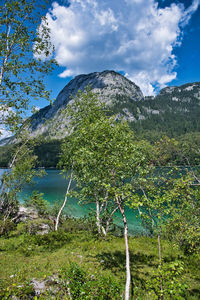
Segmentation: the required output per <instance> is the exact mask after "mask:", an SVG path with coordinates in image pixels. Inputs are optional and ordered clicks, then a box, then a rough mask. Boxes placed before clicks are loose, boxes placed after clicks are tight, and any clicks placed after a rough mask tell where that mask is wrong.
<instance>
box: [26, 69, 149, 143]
mask: <svg viewBox="0 0 200 300" xmlns="http://www.w3.org/2000/svg"><path fill="white" fill-rule="evenodd" d="M87 86H90V87H91V90H92V91H93V92H94V93H96V94H97V95H98V97H99V99H101V100H102V101H105V102H106V104H108V105H109V106H112V105H116V103H117V102H121V101H123V102H135V101H140V100H142V99H143V94H142V92H141V90H140V88H139V87H138V86H137V85H135V84H134V83H133V82H131V81H130V80H128V79H127V78H125V77H124V76H122V75H121V74H119V73H116V72H114V71H104V72H95V73H91V74H88V75H79V76H76V77H75V78H74V79H73V80H71V81H70V82H69V83H68V84H67V85H66V86H65V87H64V88H63V90H62V91H61V92H60V93H59V95H58V97H57V98H56V100H55V102H54V104H53V105H52V106H50V105H49V106H46V107H44V108H43V109H41V110H40V111H39V112H37V113H36V114H34V115H33V116H32V118H31V127H30V132H31V135H32V136H37V135H47V136H49V137H56V138H58V139H59V138H63V137H64V136H65V135H66V134H67V124H68V122H69V120H67V119H63V115H62V114H61V111H62V109H63V108H65V107H66V105H67V104H68V103H69V102H70V101H71V97H72V96H75V95H76V94H77V92H78V91H79V90H82V91H84V90H85V88H86V87H87Z"/></svg>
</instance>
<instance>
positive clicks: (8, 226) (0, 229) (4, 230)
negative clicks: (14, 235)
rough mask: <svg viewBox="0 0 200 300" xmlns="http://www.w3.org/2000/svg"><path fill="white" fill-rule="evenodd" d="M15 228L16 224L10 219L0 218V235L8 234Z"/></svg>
mask: <svg viewBox="0 0 200 300" xmlns="http://www.w3.org/2000/svg"><path fill="white" fill-rule="evenodd" d="M15 228H16V224H15V223H14V222H13V221H12V220H11V219H9V218H8V219H6V220H5V221H4V220H3V219H0V236H1V235H3V236H8V235H9V233H10V232H11V231H13V230H14V229H15Z"/></svg>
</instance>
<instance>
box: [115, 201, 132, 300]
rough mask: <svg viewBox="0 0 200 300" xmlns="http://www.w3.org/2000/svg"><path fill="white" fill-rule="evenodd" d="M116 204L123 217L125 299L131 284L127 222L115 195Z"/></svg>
mask: <svg viewBox="0 0 200 300" xmlns="http://www.w3.org/2000/svg"><path fill="white" fill-rule="evenodd" d="M116 200H117V204H118V207H119V210H120V212H121V214H122V217H123V223H124V240H125V248H126V286H125V300H129V294H130V285H131V271H130V254H129V245H128V224H127V219H126V215H125V210H124V208H123V207H122V206H121V204H120V201H119V198H118V197H116Z"/></svg>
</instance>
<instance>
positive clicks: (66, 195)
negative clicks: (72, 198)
mask: <svg viewBox="0 0 200 300" xmlns="http://www.w3.org/2000/svg"><path fill="white" fill-rule="evenodd" d="M72 177H73V173H72V172H71V175H70V179H69V183H68V187H67V192H66V194H65V200H64V202H63V205H62V206H61V208H60V210H59V212H58V215H57V218H56V224H55V231H57V230H58V223H59V220H60V215H61V213H62V211H63V209H64V207H65V205H66V202H67V197H68V195H69V190H70V187H71V183H72Z"/></svg>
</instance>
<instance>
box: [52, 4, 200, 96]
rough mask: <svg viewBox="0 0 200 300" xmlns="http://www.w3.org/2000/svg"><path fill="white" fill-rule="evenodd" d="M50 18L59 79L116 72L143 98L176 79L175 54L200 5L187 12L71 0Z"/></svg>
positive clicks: (54, 9) (180, 6)
mask: <svg viewBox="0 0 200 300" xmlns="http://www.w3.org/2000/svg"><path fill="white" fill-rule="evenodd" d="M69 2H70V5H68V6H64V5H63V6H62V5H59V4H58V3H57V2H54V3H53V4H52V8H51V9H50V11H49V13H48V14H47V19H48V23H49V27H50V29H51V36H52V42H53V43H54V45H55V50H56V59H57V61H58V63H59V65H60V66H63V67H65V70H64V71H63V72H62V73H61V74H60V77H63V78H64V77H69V76H75V75H78V74H82V73H89V72H94V71H103V70H106V69H112V70H113V69H114V70H116V71H123V72H124V73H125V74H126V76H127V77H128V78H130V79H131V80H133V81H134V82H135V83H136V84H138V85H140V87H141V88H142V90H143V92H144V94H146V95H152V94H153V93H154V87H155V86H156V87H157V88H162V87H164V86H165V85H166V83H168V82H170V81H171V80H173V79H174V78H176V72H174V67H175V65H176V64H177V61H176V57H175V56H174V54H173V48H174V47H175V46H180V45H181V37H182V30H183V28H184V26H186V25H187V24H188V22H189V20H190V18H191V16H192V14H193V13H194V12H195V11H196V10H197V8H198V6H199V4H200V0H194V1H193V2H192V4H191V6H189V7H188V8H187V9H185V7H184V5H183V4H175V3H172V4H171V5H170V6H169V7H165V8H159V6H158V3H157V2H156V1H155V0H117V1H116V0H109V1H107V0H101V1H98V0H71V1H69Z"/></svg>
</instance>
